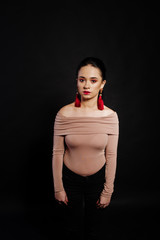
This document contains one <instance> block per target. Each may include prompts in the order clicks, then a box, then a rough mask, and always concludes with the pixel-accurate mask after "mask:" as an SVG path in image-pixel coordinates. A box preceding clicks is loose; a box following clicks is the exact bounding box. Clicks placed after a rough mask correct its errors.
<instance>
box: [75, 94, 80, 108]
mask: <svg viewBox="0 0 160 240" xmlns="http://www.w3.org/2000/svg"><path fill="white" fill-rule="evenodd" d="M80 106H81V101H80V100H79V98H78V92H76V100H75V107H80Z"/></svg>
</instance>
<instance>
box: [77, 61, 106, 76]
mask: <svg viewBox="0 0 160 240" xmlns="http://www.w3.org/2000/svg"><path fill="white" fill-rule="evenodd" d="M89 64H90V65H92V66H93V67H96V68H99V70H100V71H101V76H102V80H104V79H105V78H106V67H105V65H104V63H103V61H102V60H100V59H99V58H95V57H87V58H85V59H83V60H82V61H81V62H80V64H79V65H78V67H77V69H76V77H77V76H78V72H79V70H80V68H81V67H84V66H87V65H89Z"/></svg>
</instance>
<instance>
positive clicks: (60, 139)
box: [52, 135, 65, 192]
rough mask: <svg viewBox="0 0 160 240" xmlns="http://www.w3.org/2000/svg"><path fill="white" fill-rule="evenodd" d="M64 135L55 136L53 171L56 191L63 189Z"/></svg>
mask: <svg viewBox="0 0 160 240" xmlns="http://www.w3.org/2000/svg"><path fill="white" fill-rule="evenodd" d="M64 151H65V148H64V136H55V135H54V138H53V153H52V172H53V183H54V191H55V192H59V191H63V190H64V187H63V181H62V167H63V155H64Z"/></svg>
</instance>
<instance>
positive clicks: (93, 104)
mask: <svg viewBox="0 0 160 240" xmlns="http://www.w3.org/2000/svg"><path fill="white" fill-rule="evenodd" d="M81 109H83V110H86V111H88V110H97V109H98V106H97V96H95V97H94V98H91V99H87V98H83V97H81Z"/></svg>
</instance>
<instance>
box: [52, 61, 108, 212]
mask: <svg viewBox="0 0 160 240" xmlns="http://www.w3.org/2000/svg"><path fill="white" fill-rule="evenodd" d="M76 80H77V90H78V92H79V94H80V96H81V107H80V108H77V107H75V106H74V102H73V103H71V104H68V105H66V106H64V107H62V108H61V109H60V112H61V113H62V114H63V115H65V116H68V117H71V116H76V117H78V116H86V117H89V116H95V117H101V116H107V115H109V114H111V113H112V112H113V110H112V109H110V108H108V107H106V106H104V110H103V111H100V110H99V109H98V106H97V98H98V94H99V91H100V89H102V90H103V88H104V86H105V84H106V80H102V75H101V71H100V69H99V68H96V67H93V66H92V65H90V64H88V65H87V66H84V67H81V68H80V70H79V72H78V76H77V79H76ZM83 91H90V92H91V93H90V94H88V95H86V94H84V93H83ZM55 199H56V200H57V201H58V202H59V203H60V204H66V205H67V204H68V198H67V194H66V192H65V190H63V191H60V192H57V193H55ZM110 201H111V197H104V196H100V198H99V199H98V201H97V203H96V204H97V208H105V207H107V206H108V205H109V204H110Z"/></svg>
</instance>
